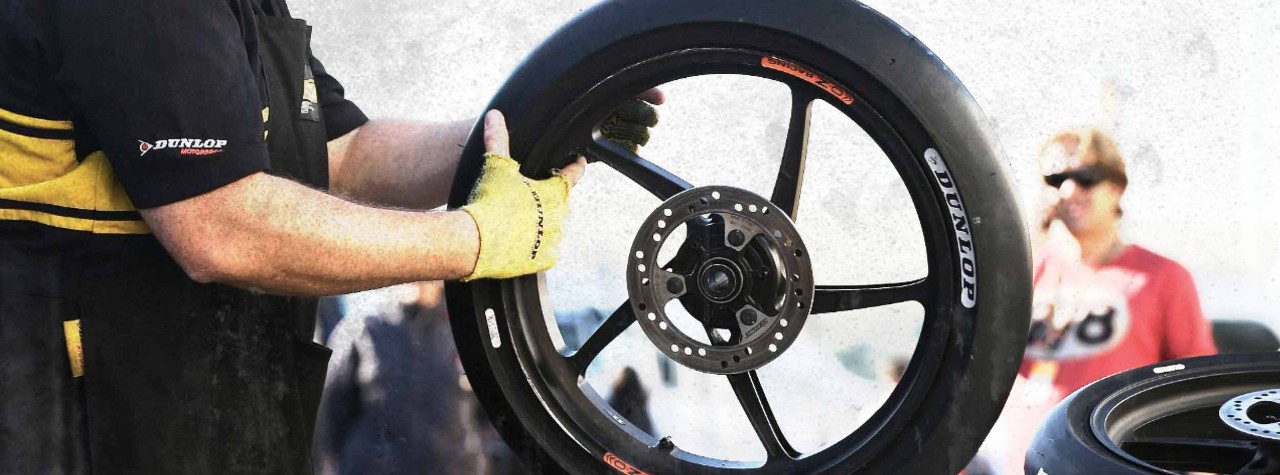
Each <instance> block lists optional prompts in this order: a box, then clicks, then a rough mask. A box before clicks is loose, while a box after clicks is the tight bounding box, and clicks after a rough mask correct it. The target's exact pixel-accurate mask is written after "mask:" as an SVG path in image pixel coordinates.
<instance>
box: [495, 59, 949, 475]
mask: <svg viewBox="0 0 1280 475" xmlns="http://www.w3.org/2000/svg"><path fill="white" fill-rule="evenodd" d="M825 54H826V53H823V52H821V51H819V50H814V51H813V52H812V54H810V55H809V56H810V57H809V58H797V57H794V56H793V55H787V54H784V53H778V52H771V51H764V50H753V49H743V48H687V49H679V50H676V51H672V52H669V53H666V54H663V55H660V56H657V57H653V58H651V59H647V60H644V61H640V62H637V63H635V64H632V65H630V66H628V67H626V68H623V69H621V70H619V71H617V72H616V73H615V74H612V75H610V76H608V78H607V79H605V80H603V81H602V82H600V83H598V84H597V85H596V86H595V87H592V88H591V89H590V90H588V91H587V92H586V93H584V94H582V95H581V96H579V97H578V98H577V99H576V100H574V101H571V102H570V103H569V104H568V106H567V107H565V108H564V109H563V110H562V112H560V113H559V115H558V116H557V119H556V120H554V121H551V123H550V124H549V125H548V126H547V131H546V133H545V134H543V136H542V137H540V138H538V139H537V140H536V141H535V142H534V143H533V144H532V145H531V148H530V150H531V151H530V153H529V156H530V157H534V159H533V160H531V161H529V162H526V163H525V170H526V172H528V171H536V170H545V169H548V168H551V167H553V166H556V165H558V163H557V162H558V161H559V158H557V157H565V156H568V155H570V154H572V153H575V152H579V153H585V154H587V155H588V156H590V157H591V158H592V159H594V160H595V161H597V162H601V163H604V164H607V165H608V166H609V167H611V168H613V169H615V170H617V171H618V172H620V173H621V174H623V175H625V176H626V177H628V178H630V179H631V180H632V181H634V182H635V183H636V184H637V185H638V186H641V187H643V188H644V189H645V190H648V192H650V193H652V194H653V195H654V196H657V197H658V198H659V199H662V200H666V199H668V198H670V197H672V196H674V195H676V194H678V193H680V192H682V191H685V190H688V189H691V188H693V187H694V185H693V184H691V183H689V182H687V181H685V180H684V179H682V178H680V177H678V176H676V175H675V174H672V173H670V172H668V171H666V170H664V169H662V168H661V167H659V166H657V165H655V164H654V163H652V162H650V161H648V160H645V159H644V158H643V157H642V156H639V155H637V154H635V153H632V152H629V151H628V150H626V149H625V148H623V147H621V146H618V145H616V144H614V143H611V142H609V141H607V140H604V139H603V138H601V137H600V136H599V133H598V131H596V130H594V126H595V124H597V123H598V122H599V121H600V120H601V119H602V118H603V117H604V116H605V115H606V114H607V113H608V112H609V111H610V110H612V108H613V107H614V106H616V105H617V104H618V103H619V102H620V101H621V100H622V99H624V98H629V97H633V96H634V95H635V94H637V93H638V92H640V91H643V90H645V89H648V88H650V87H653V86H656V85H660V84H663V83H665V82H669V81H673V80H677V79H681V78H686V77H692V76H699V75H708V74H738V75H748V76H757V77H762V78H766V79H770V80H774V81H778V82H780V83H783V84H785V85H786V86H787V87H788V88H789V90H790V93H791V103H790V105H789V111H790V122H789V128H788V132H787V137H786V142H785V146H784V150H783V153H782V157H781V160H780V164H779V170H778V174H777V180H776V183H775V185H774V188H773V192H772V194H771V196H769V197H768V198H769V201H770V202H772V203H773V204H774V205H775V206H776V207H777V208H778V209H780V210H783V211H785V212H786V213H787V214H788V215H791V216H795V215H796V213H797V212H799V211H800V210H798V203H799V196H800V193H801V191H802V189H803V175H804V173H803V170H804V162H805V153H806V142H807V140H808V134H809V126H810V111H811V109H812V107H813V105H814V104H815V103H816V102H818V101H822V102H826V103H827V104H829V105H831V106H833V107H834V108H835V109H836V110H838V111H840V112H841V113H843V114H844V115H845V116H846V117H848V118H849V119H851V120H852V121H853V122H854V123H856V124H857V125H858V126H860V127H861V129H862V130H863V131H864V132H866V133H867V135H868V136H870V137H871V138H872V139H873V140H874V141H875V142H876V144H877V145H878V146H879V147H880V149H881V151H882V152H883V153H884V154H885V156H886V157H887V158H888V159H889V161H890V162H891V163H892V165H893V166H894V168H895V170H896V171H897V173H898V175H899V177H900V178H901V180H902V183H903V185H904V186H905V189H906V190H907V192H908V194H909V195H910V197H911V199H912V202H913V205H914V208H915V211H916V216H917V217H918V219H919V222H920V229H921V231H922V233H923V241H924V244H925V253H926V259H927V263H928V273H927V275H926V276H925V277H923V278H919V279H917V280H912V281H907V282H893V283H884V284H877V285H841V284H839V283H823V282H817V285H816V287H815V288H814V291H813V295H812V301H811V303H810V305H811V309H810V317H809V318H822V316H823V314H828V313H834V312H840V311H845V310H856V309H863V308H870V307H876V306H881V305H889V304H894V303H900V302H917V303H918V304H919V305H920V306H921V307H922V308H923V309H924V314H925V318H924V322H923V325H922V328H921V333H920V339H919V341H918V343H917V345H916V348H915V350H914V353H913V355H912V358H911V360H910V361H911V362H910V365H909V366H908V368H907V369H906V372H905V373H904V374H903V376H902V379H901V381H900V382H899V384H898V385H897V387H896V388H895V389H894V390H893V392H892V394H891V395H890V396H889V398H888V400H887V402H885V403H884V404H883V405H882V406H881V407H880V409H879V410H878V411H877V412H876V413H875V414H874V415H873V416H871V417H870V419H868V420H867V421H866V422H865V423H863V424H862V425H860V426H859V427H858V428H857V429H856V430H853V431H852V432H851V433H850V434H848V435H847V436H845V437H844V438H843V439H841V440H839V441H837V442H835V443H833V444H831V445H829V446H826V447H825V448H823V449H821V450H820V451H819V452H816V453H801V452H799V451H798V450H796V449H795V448H793V447H792V444H791V443H789V442H788V439H787V436H786V434H785V433H784V432H783V431H782V429H781V427H780V426H779V424H778V420H777V418H776V417H775V416H774V414H773V411H772V410H771V408H770V403H769V398H768V395H767V394H766V393H765V391H764V388H763V386H762V385H761V383H760V379H759V376H758V375H757V374H756V372H755V371H746V372H743V373H739V374H732V375H727V376H724V377H725V378H726V379H728V382H729V384H730V385H731V387H732V388H733V391H734V393H735V395H736V396H737V400H738V402H739V403H740V405H741V407H742V410H743V412H744V413H745V414H746V416H747V419H748V420H749V421H750V423H751V426H752V428H753V429H754V432H755V434H756V436H757V437H758V438H759V440H760V442H761V444H762V445H763V446H764V448H765V451H766V453H767V459H766V460H765V461H763V462H760V461H742V460H720V459H714V458H709V457H705V456H701V455H697V454H694V453H690V452H685V451H683V450H681V449H680V447H679V445H678V443H671V441H669V440H660V439H658V438H657V437H655V436H654V435H652V434H648V433H646V432H644V431H641V430H639V429H637V428H636V427H634V426H633V425H631V424H627V423H626V421H625V420H624V419H623V418H622V417H620V416H619V415H618V414H617V413H616V412H615V411H614V410H613V409H612V408H611V407H610V406H609V404H607V403H606V402H605V401H604V400H603V398H602V397H600V395H599V394H598V393H597V392H596V391H595V389H594V388H592V387H591V385H589V384H587V383H586V378H585V373H586V370H587V368H588V366H589V365H590V364H591V362H592V361H593V360H595V359H596V357H597V356H599V355H600V353H601V352H602V351H603V350H604V349H605V348H606V347H607V346H608V345H609V344H610V343H611V342H612V341H614V340H615V339H616V338H617V337H618V336H619V335H620V334H622V333H623V332H624V331H625V330H626V329H627V328H629V327H631V326H632V325H634V324H635V322H636V316H635V314H634V312H633V309H632V305H630V302H628V301H626V300H622V301H619V302H618V304H617V306H616V310H614V311H613V313H612V314H611V315H610V316H609V317H608V318H606V319H605V321H604V322H603V323H602V324H601V325H600V326H599V327H598V328H597V329H596V330H595V332H594V333H593V334H592V335H591V336H590V337H589V338H587V339H586V340H585V342H584V343H583V344H582V345H581V347H579V348H577V349H572V350H566V351H563V352H562V350H560V349H558V348H557V346H556V344H555V343H554V342H553V340H552V338H550V337H549V336H548V335H549V329H548V327H547V322H548V321H549V320H550V321H554V317H551V318H548V317H549V316H548V315H547V314H546V312H548V311H549V309H550V308H551V307H552V305H550V304H548V302H547V299H548V291H547V283H546V280H545V279H546V276H545V275H541V276H538V277H525V278H519V279H513V280H510V281H504V282H494V283H489V284H487V285H494V286H499V287H495V288H494V289H493V290H494V292H493V293H491V294H489V295H492V300H493V301H494V302H495V303H496V304H498V305H503V306H505V307H507V308H516V309H519V311H518V312H514V313H511V314H509V315H508V316H507V317H506V321H505V326H504V328H503V330H505V331H506V332H507V333H508V334H509V338H510V341H511V344H512V345H513V346H512V348H513V351H515V353H516V356H517V359H518V361H519V366H520V368H519V369H518V370H517V372H518V373H519V374H514V373H507V376H506V377H511V378H519V379H520V382H521V383H527V384H528V385H529V386H530V388H531V389H532V393H533V394H534V395H535V396H536V398H537V404H538V405H540V406H542V407H543V408H545V410H546V411H547V412H548V413H549V414H550V415H551V417H552V418H553V419H555V420H556V421H557V423H558V425H559V426H560V428H561V429H562V430H564V431H565V432H567V433H569V434H570V435H571V437H572V438H573V439H574V440H576V441H578V444H580V446H581V447H582V448H583V449H585V450H586V451H589V452H593V453H594V454H595V456H596V457H597V459H598V460H603V461H604V462H605V463H607V464H610V465H612V466H614V467H615V468H618V469H620V470H624V469H625V468H627V467H635V468H639V469H641V470H652V471H665V470H671V469H697V470H710V471H716V470H728V471H735V470H743V469H751V470H760V471H763V472H773V473H783V472H786V473H792V472H813V471H819V470H823V469H824V468H825V467H831V466H834V464H839V465H840V466H841V467H852V466H858V465H859V464H862V463H866V462H868V461H869V460H870V459H871V458H872V457H873V456H874V455H875V454H876V453H877V452H878V451H879V450H882V449H883V448H884V444H885V443H886V442H887V441H888V440H889V439H891V438H892V436H889V437H886V436H885V435H886V434H895V433H897V432H898V431H899V430H901V429H902V428H903V427H904V426H906V425H907V424H908V422H909V419H910V418H911V416H912V413H913V412H914V411H915V409H916V408H917V407H918V406H919V405H920V404H921V403H922V401H923V399H924V395H925V393H926V392H927V390H928V388H929V387H930V385H931V384H932V382H933V380H934V378H935V377H936V375H937V373H938V371H939V366H940V362H941V359H942V356H941V355H942V354H943V353H944V350H943V349H944V348H945V346H946V345H947V344H948V341H949V334H950V333H951V331H950V330H951V327H952V326H953V325H954V324H955V322H954V318H955V317H956V315H957V314H958V313H959V312H960V311H961V310H962V309H961V308H960V307H961V293H962V292H963V289H962V288H961V285H960V284H961V282H960V280H961V279H959V278H957V274H958V273H959V272H960V271H961V263H960V261H959V257H957V256H958V252H957V250H956V249H955V247H956V246H957V244H956V242H957V241H956V231H955V223H953V222H952V220H951V215H950V214H948V213H947V210H948V201H947V200H948V197H947V196H946V195H945V194H944V192H943V191H942V189H941V187H940V186H941V185H940V184H939V183H938V181H937V180H938V178H937V176H936V175H935V172H936V171H937V168H934V169H930V166H929V164H927V163H926V162H925V157H926V154H924V153H922V151H923V150H925V149H928V148H932V147H931V142H930V140H929V138H928V135H927V134H926V133H925V132H924V129H923V127H922V126H921V125H920V123H919V122H918V120H917V119H916V118H914V117H913V116H912V115H911V114H910V113H909V112H908V110H907V108H906V107H905V106H904V105H903V104H902V103H901V102H899V101H898V100H897V99H896V98H894V97H893V96H892V95H890V94H888V93H887V92H886V91H887V90H886V89H885V88H884V86H883V85H881V84H880V83H879V82H877V81H876V80H875V79H874V78H872V77H870V75H868V74H866V73H865V72H863V71H862V70H861V69H859V68H857V67H856V66H853V65H851V64H848V63H846V62H840V61H839V60H838V59H837V58H836V57H834V56H824V55H825ZM826 63H831V64H839V66H838V67H833V68H831V69H820V65H822V64H826ZM659 133H660V132H659ZM597 166H598V165H597ZM935 166H937V165H936V164H935ZM943 167H945V165H943ZM944 169H945V168H944ZM700 185H713V183H705V184H700ZM952 198H954V196H953V197H952ZM970 265H972V264H970ZM968 270H969V271H970V272H971V271H972V269H968ZM619 278H623V277H622V276H621V273H620V275H619ZM480 310H481V311H484V309H480ZM489 315H492V313H491V311H490V313H489ZM489 322H490V328H489V331H490V333H491V334H492V335H496V334H497V333H498V329H497V328H495V327H494V325H495V323H494V319H493V318H490V320H489ZM494 338H495V340H494V345H495V347H496V345H499V344H500V342H499V341H497V339H496V338H497V337H496V336H495V337H494ZM499 377H503V376H501V375H500V376H499Z"/></svg>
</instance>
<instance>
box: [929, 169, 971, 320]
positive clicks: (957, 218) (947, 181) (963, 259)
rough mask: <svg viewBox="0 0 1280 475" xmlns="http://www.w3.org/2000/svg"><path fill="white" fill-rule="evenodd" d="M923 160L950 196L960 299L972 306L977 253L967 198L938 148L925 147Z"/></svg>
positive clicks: (946, 194) (948, 196)
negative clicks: (958, 266) (967, 208)
mask: <svg viewBox="0 0 1280 475" xmlns="http://www.w3.org/2000/svg"><path fill="white" fill-rule="evenodd" d="M924 160H925V161H926V162H929V168H930V169H931V170H933V178H934V180H935V181H937V182H938V187H940V188H941V189H942V194H943V196H944V197H946V199H947V209H948V210H949V211H951V223H952V224H953V225H954V228H955V232H956V253H957V255H956V260H957V261H958V262H960V268H959V271H960V286H961V289H962V290H961V292H960V303H962V304H964V306H965V307H966V308H973V306H974V305H977V303H978V257H977V256H976V255H974V253H973V234H972V232H971V231H970V229H971V226H970V222H969V214H968V213H967V212H966V211H965V207H964V201H963V200H961V199H960V190H959V189H957V188H956V184H955V181H954V180H953V179H952V178H951V171H950V170H948V169H947V164H946V162H944V161H942V155H940V154H939V153H938V151H937V150H934V149H932V148H931V149H928V150H925V151H924Z"/></svg>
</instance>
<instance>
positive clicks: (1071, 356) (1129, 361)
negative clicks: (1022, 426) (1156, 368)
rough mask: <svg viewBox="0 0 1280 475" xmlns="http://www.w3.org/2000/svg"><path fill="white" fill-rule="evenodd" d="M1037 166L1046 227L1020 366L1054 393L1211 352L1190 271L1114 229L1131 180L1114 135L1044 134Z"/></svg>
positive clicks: (1082, 131) (1210, 338)
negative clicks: (1042, 184) (1176, 359)
mask: <svg viewBox="0 0 1280 475" xmlns="http://www.w3.org/2000/svg"><path fill="white" fill-rule="evenodd" d="M1039 165H1040V170H1041V174H1042V180H1043V181H1044V190H1043V191H1044V193H1043V194H1042V196H1043V199H1042V207H1041V210H1040V212H1041V216H1040V218H1041V219H1040V220H1039V225H1040V230H1041V231H1042V233H1043V234H1044V235H1045V236H1044V238H1043V239H1042V241H1043V242H1042V243H1041V245H1040V246H1039V247H1038V249H1037V251H1036V255H1035V272H1034V274H1033V275H1034V277H1033V286H1034V294H1033V295H1034V298H1033V307H1032V309H1033V310H1032V311H1033V316H1032V327H1031V335H1030V338H1029V340H1028V345H1027V353H1026V361H1025V362H1024V365H1023V368H1022V374H1023V375H1024V376H1027V377H1029V378H1031V379H1032V380H1036V379H1041V380H1043V381H1047V382H1050V383H1051V385H1052V390H1053V391H1052V392H1053V399H1054V400H1055V401H1057V400H1061V399H1062V398H1064V397H1066V396H1067V395H1068V394H1070V393H1071V392H1073V391H1075V390H1076V389H1079V388H1080V387H1082V386H1084V385H1086V384H1089V383H1090V382H1093V381H1096V380H1098V379H1100V378H1102V377H1105V376H1107V375H1110V374H1113V373H1117V372H1120V371H1124V370H1127V369H1131V368H1136V367H1139V366H1144V365H1148V364H1152V363H1157V362H1160V361H1164V360H1170V359H1175V358H1185V357H1190V356H1201V355H1211V354H1214V353H1216V352H1217V348H1215V346H1214V343H1213V335H1212V333H1211V331H1210V325H1209V322H1208V320H1206V319H1205V317H1204V314H1203V313H1202V312H1201V309H1200V298H1199V296H1198V294H1197V292H1196V287H1195V283H1194V282H1193V281H1192V278H1191V273H1190V272H1188V271H1187V269H1186V268H1184V267H1183V266H1182V265H1180V264H1178V263H1177V262H1175V261H1173V260H1172V259H1169V258H1167V257H1164V256H1161V255H1159V254H1156V253H1155V252H1152V251H1150V250H1148V249H1146V248H1144V247H1142V246H1139V245H1137V244H1130V243H1126V242H1125V241H1124V240H1123V239H1122V238H1121V236H1120V232H1119V227H1120V220H1121V218H1122V217H1123V216H1124V212H1123V211H1122V209H1121V207H1120V199H1121V197H1123V196H1124V192H1125V189H1126V188H1127V187H1128V184H1129V179H1128V176H1127V175H1126V173H1125V165H1124V160H1123V159H1122V158H1121V156H1120V151H1119V149H1118V148H1117V147H1116V144H1115V141H1113V140H1112V139H1111V137H1109V136H1107V135H1106V134H1105V133H1103V132H1101V131H1099V130H1097V129H1092V128H1076V129H1069V130H1066V131H1063V132H1060V133H1058V134H1055V135H1054V136H1053V137H1052V138H1050V139H1049V141H1048V142H1046V143H1045V145H1044V146H1043V147H1042V148H1041V151H1040V156H1039ZM1059 224H1060V229H1055V228H1056V227H1059ZM1062 231H1065V232H1062Z"/></svg>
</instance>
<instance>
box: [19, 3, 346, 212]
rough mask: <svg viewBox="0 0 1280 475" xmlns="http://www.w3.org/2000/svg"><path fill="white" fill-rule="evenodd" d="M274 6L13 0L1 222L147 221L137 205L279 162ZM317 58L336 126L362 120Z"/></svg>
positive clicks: (322, 100) (320, 96)
mask: <svg viewBox="0 0 1280 475" xmlns="http://www.w3.org/2000/svg"><path fill="white" fill-rule="evenodd" d="M271 4H272V3H271V2H270V1H262V0H200V1H174V0H0V220H27V221H36V222H40V223H42V224H46V225H51V226H55V227H62V228H69V229H75V230H79V231H91V232H95V233H133V232H138V231H142V232H145V226H142V225H141V223H140V222H138V223H135V224H124V221H127V220H125V218H134V219H136V218H137V216H136V213H133V214H132V215H130V214H127V213H129V212H131V211H133V210H134V208H144V209H145V208H151V207H156V206H162V205H166V204H169V203H173V202H176V201H180V200H183V199H186V198H190V197H193V196H197V195H200V194H202V193H205V192H208V191H210V190H213V189H215V188H218V187H220V186H223V185H225V184H228V183H230V182H233V181H235V180H237V179H240V178H242V177H244V176H247V175H249V174H252V173H255V172H258V171H262V170H267V169H269V168H270V161H269V159H268V156H267V147H266V140H267V139H268V137H266V127H265V125H264V123H265V121H268V120H271V119H272V117H271V115H272V111H270V109H269V108H267V106H266V104H267V94H268V91H267V87H266V81H265V78H264V77H263V67H262V64H261V62H260V60H259V56H258V54H259V50H258V49H259V41H258V40H259V39H258V37H257V35H256V32H257V31H258V29H257V25H255V21H257V20H256V19H255V15H254V12H261V11H262V10H263V9H264V8H266V9H268V11H269V12H270V9H271V8H272V7H271ZM246 32H248V33H246ZM309 63H310V64H309V66H310V69H311V71H312V73H313V74H314V78H315V82H314V84H315V92H316V94H315V96H316V99H317V102H318V105H319V107H321V108H322V109H323V117H324V125H325V132H326V135H327V136H328V138H329V139H333V138H336V137H339V136H341V135H343V134H345V133H347V132H349V131H351V130H353V129H355V128H356V127H358V126H359V125H361V124H363V123H364V122H365V121H366V120H367V119H366V118H365V116H364V115H363V114H362V113H361V111H360V110H359V108H357V107H356V106H355V105H354V104H353V103H351V102H350V101H349V100H347V99H345V98H344V97H343V89H342V86H341V85H340V84H339V83H338V81H337V80H335V79H334V78H333V77H332V76H330V75H328V74H327V73H326V72H325V69H324V67H323V66H322V65H321V64H320V62H319V61H317V60H316V59H315V58H314V57H311V58H310V59H309ZM304 106H305V104H304ZM275 112H276V115H280V116H284V115H285V114H282V113H281V111H275ZM98 152H105V153H104V154H99V155H105V157H101V156H95V154H98ZM77 170H79V172H77ZM80 175H92V176H80ZM121 185H122V188H121ZM122 193H123V194H122ZM124 195H127V199H126V198H125V196H124ZM122 213H125V214H122ZM95 221H96V222H95ZM104 221H106V223H105V224H104Z"/></svg>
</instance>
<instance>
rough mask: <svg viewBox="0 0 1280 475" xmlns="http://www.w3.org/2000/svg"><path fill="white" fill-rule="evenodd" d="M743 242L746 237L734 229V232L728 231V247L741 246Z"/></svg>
mask: <svg viewBox="0 0 1280 475" xmlns="http://www.w3.org/2000/svg"><path fill="white" fill-rule="evenodd" d="M745 240H746V237H745V236H743V235H742V231H739V230H737V229H735V230H733V231H729V245H730V246H733V247H738V246H741V245H742V242H743V241H745Z"/></svg>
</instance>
